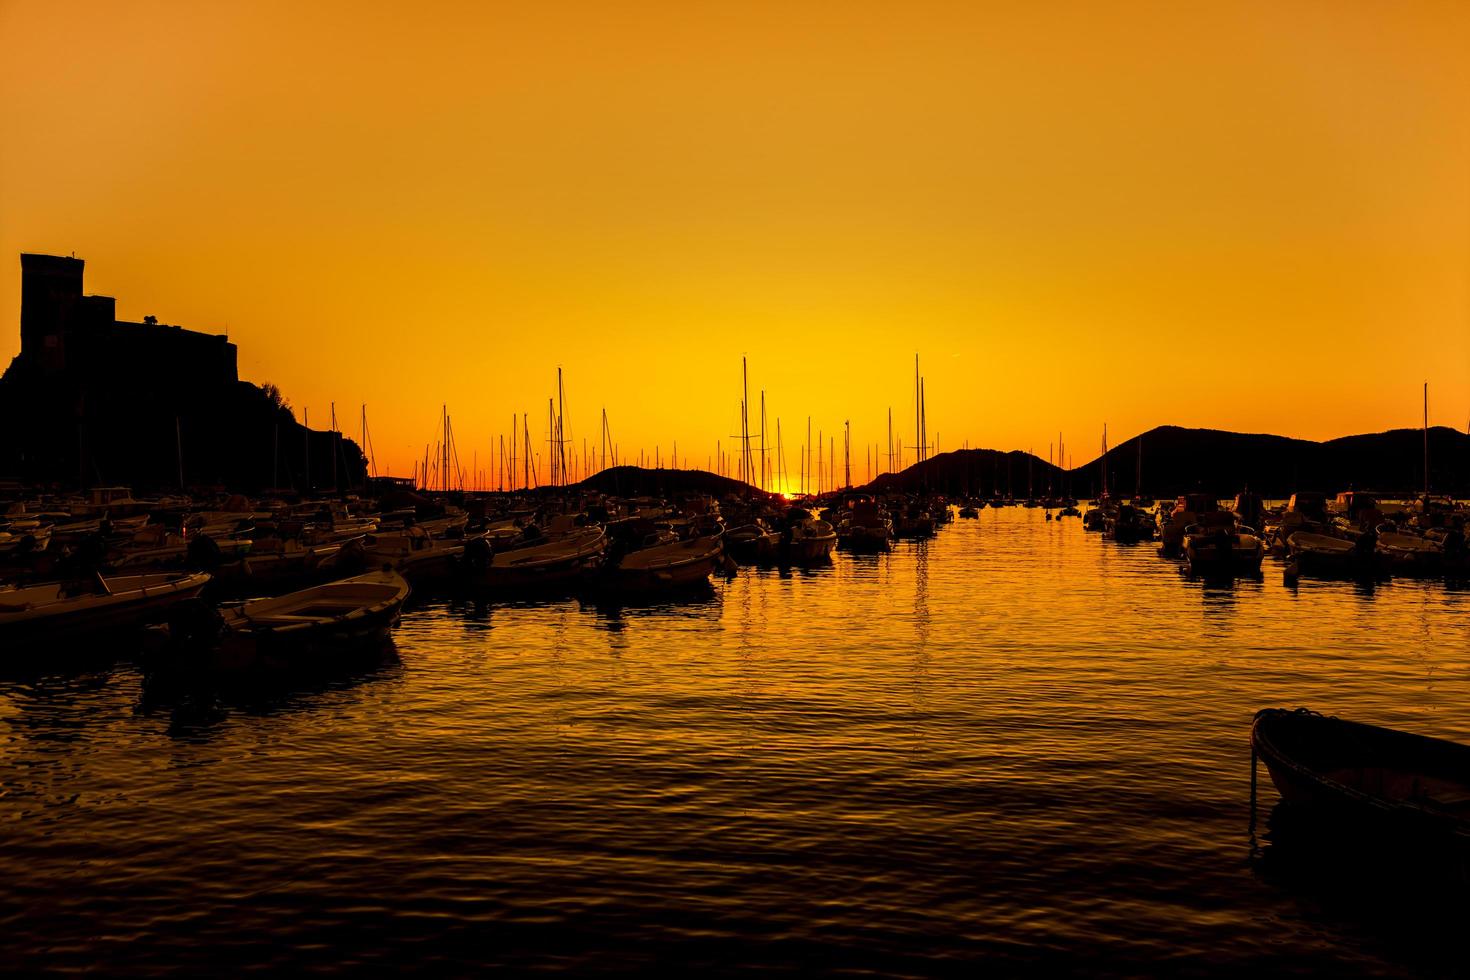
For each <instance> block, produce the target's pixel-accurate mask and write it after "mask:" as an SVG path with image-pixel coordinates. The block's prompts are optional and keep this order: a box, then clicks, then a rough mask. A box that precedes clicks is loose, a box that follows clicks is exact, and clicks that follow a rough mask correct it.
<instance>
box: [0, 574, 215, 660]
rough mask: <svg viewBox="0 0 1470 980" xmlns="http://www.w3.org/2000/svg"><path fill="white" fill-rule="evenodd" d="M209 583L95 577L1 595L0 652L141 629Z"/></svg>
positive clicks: (187, 577)
mask: <svg viewBox="0 0 1470 980" xmlns="http://www.w3.org/2000/svg"><path fill="white" fill-rule="evenodd" d="M208 583H209V576H208V575H207V574H205V573H203V572H196V573H192V574H177V575H174V574H159V575H110V576H103V575H94V576H93V577H92V578H91V579H89V580H88V581H87V582H86V583H84V584H77V585H71V584H65V583H60V582H51V583H48V584H45V585H30V586H26V587H25V588H19V589H0V649H3V650H6V651H11V650H16V649H20V648H22V647H26V646H31V645H40V644H46V645H50V644H53V643H56V642H59V641H62V640H67V639H75V638H77V637H82V636H92V635H95V634H98V633H102V632H106V633H108V634H110V635H117V634H119V633H122V632H125V631H127V630H130V629H140V628H141V627H144V626H147V625H149V624H150V623H156V622H159V621H160V620H162V619H163V618H164V617H165V616H166V615H167V614H168V611H169V609H171V608H172V607H173V606H175V605H176V604H178V603H180V602H182V601H184V600H185V599H192V598H194V597H195V596H197V595H199V592H200V590H202V589H203V588H204V586H205V585H207V584H208Z"/></svg>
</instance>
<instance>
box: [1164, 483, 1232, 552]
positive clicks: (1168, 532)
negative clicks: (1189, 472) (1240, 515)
mask: <svg viewBox="0 0 1470 980" xmlns="http://www.w3.org/2000/svg"><path fill="white" fill-rule="evenodd" d="M1217 509H1219V505H1218V503H1217V502H1216V500H1215V498H1214V497H1212V496H1210V495H1209V494H1207V493H1186V494H1184V495H1183V496H1181V497H1179V498H1178V499H1177V500H1175V501H1174V507H1173V509H1172V510H1170V511H1169V513H1168V514H1167V515H1160V519H1159V552H1160V553H1161V554H1162V555H1163V556H1164V557H1165V558H1177V557H1179V556H1180V555H1181V554H1183V552H1184V534H1185V531H1186V530H1188V529H1189V527H1190V526H1191V525H1194V524H1198V523H1199V519H1200V515H1202V514H1208V513H1210V512H1212V511H1215V510H1217Z"/></svg>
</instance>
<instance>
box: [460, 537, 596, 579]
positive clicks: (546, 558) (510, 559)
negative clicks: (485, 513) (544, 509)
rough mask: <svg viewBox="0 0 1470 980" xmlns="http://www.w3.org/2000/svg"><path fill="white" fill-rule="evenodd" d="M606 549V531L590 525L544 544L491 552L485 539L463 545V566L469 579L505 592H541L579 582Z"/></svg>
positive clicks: (594, 565)
mask: <svg viewBox="0 0 1470 980" xmlns="http://www.w3.org/2000/svg"><path fill="white" fill-rule="evenodd" d="M606 550H607V534H606V533H605V532H604V531H603V529H602V528H601V527H590V528H585V529H582V530H579V531H575V532H573V533H571V534H568V535H567V536H566V537H561V538H557V539H556V540H554V541H547V542H545V543H544V544H536V545H531V546H529V547H525V548H516V549H515V550H511V551H500V552H497V551H494V550H493V549H492V548H491V546H490V545H489V543H488V541H486V540H485V539H480V538H474V539H471V540H470V541H469V542H467V543H466V544H465V552H464V560H463V563H462V565H463V568H464V570H465V573H466V576H467V578H468V579H469V581H470V582H472V583H473V584H475V585H479V586H487V587H489V588H493V589H504V590H507V591H523V590H524V591H540V590H543V589H552V588H556V587H565V586H568V585H571V584H574V583H577V582H580V581H581V578H582V575H583V573H584V571H587V570H590V569H593V568H596V567H597V565H598V563H599V562H601V561H602V556H603V553H604V552H605V551H606Z"/></svg>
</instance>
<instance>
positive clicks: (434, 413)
mask: <svg viewBox="0 0 1470 980" xmlns="http://www.w3.org/2000/svg"><path fill="white" fill-rule="evenodd" d="M1467 51H1470V5H1466V4H1463V3H1433V2H1425V3H1408V4H1405V3H1387V2H1384V3H1366V2H1349V3H1341V2H1331V3H1283V2H1269V3H1261V4H1250V3H1231V4H1218V5H1200V4H1178V3H1161V4H1127V3H1120V4H1097V3H1077V4H1069V3H1045V2H1043V3H1028V4H1021V3H1007V4H991V5H986V4H978V3H946V4H921V3H889V4H881V5H879V4H862V3H844V4H831V3H827V4H809V5H802V4H794V3H771V4H758V3H732V4H728V5H715V4H701V3H688V2H680V3H668V4H642V5H639V4H633V3H618V4H611V3H588V4H579V5H573V4H556V3H547V4H514V5H495V4H487V3H466V4H442V3H434V2H420V3H416V4H412V5H400V4H387V3H382V4H378V3H360V2H359V3H342V4H328V3H313V4H302V3H279V4H277V3H268V2H249V3H239V4H231V3H225V2H210V3H166V4H159V3H116V2H111V3H98V4H90V3H79V2H71V3H67V4H45V3H22V2H17V0H0V267H4V266H6V265H8V268H9V272H8V273H6V274H4V275H0V362H3V361H8V359H9V357H10V356H11V355H12V354H14V353H15V351H16V350H17V349H18V346H19V327H18V323H19V282H20V266H19V261H18V259H17V257H16V256H17V254H18V253H19V252H21V251H23V250H25V251H49V252H59V253H63V254H65V253H71V252H75V253H76V254H77V255H78V256H80V257H82V258H85V259H86V260H87V277H88V278H87V285H88V289H89V291H91V292H100V293H108V294H113V295H116V296H117V297H118V301H119V303H118V308H119V313H120V315H122V316H125V317H130V318H136V317H141V316H143V315H144V314H148V313H152V314H155V315H157V316H158V317H159V318H160V319H161V320H163V321H165V322H172V323H180V324H183V325H185V326H189V327H194V328H197V329H219V330H223V329H226V328H228V331H229V333H230V336H231V338H232V339H234V340H236V341H237V342H238V343H239V345H240V349H241V357H240V366H241V374H242V376H243V377H245V378H247V379H250V380H254V381H273V382H276V383H278V384H280V385H281V386H282V388H284V389H285V391H286V393H287V395H288V396H289V397H290V399H291V400H292V401H293V403H294V404H295V405H296V406H297V407H298V410H299V409H300V408H301V407H303V406H305V407H308V408H309V409H310V412H311V420H312V422H313V423H314V424H317V423H319V422H321V421H324V420H325V418H326V414H327V409H328V404H329V402H330V401H332V400H335V401H336V403H337V407H338V411H339V413H340V414H341V415H344V416H347V417H350V418H352V419H354V420H355V418H356V415H357V411H358V406H359V404H360V403H362V402H366V403H367V404H368V412H369V416H370V420H371V423H372V427H373V433H374V442H375V444H376V447H377V455H378V461H379V464H380V468H387V467H388V466H389V465H391V467H392V470H393V471H394V472H395V473H406V472H408V471H409V469H410V467H411V465H412V463H411V461H412V460H413V459H415V458H418V457H420V456H422V453H423V447H424V443H425V442H426V441H428V440H432V439H434V438H435V432H436V426H437V422H438V418H439V406H440V403H441V402H447V403H448V404H449V407H450V411H451V412H452V413H453V415H454V417H455V428H456V433H457V436H458V439H459V441H460V444H461V462H462V463H463V464H464V465H465V466H467V467H468V466H469V465H470V462H471V455H472V453H473V452H474V450H475V448H476V447H478V448H479V455H480V462H481V466H482V467H484V466H486V465H487V464H486V456H487V455H488V449H489V446H490V444H491V441H492V439H494V438H495V437H496V436H498V435H499V434H502V433H503V432H504V431H505V430H506V429H508V427H509V422H510V416H511V413H512V412H519V411H525V410H529V411H530V412H531V417H532V419H533V437H534V438H535V439H537V440H538V441H539V442H541V444H542V446H543V447H544V445H545V444H544V441H543V440H545V438H546V431H545V417H546V399H547V397H548V396H549V395H550V394H552V393H553V390H554V387H555V381H556V368H557V366H558V365H560V366H561V367H562V368H564V370H565V372H566V379H567V387H568V392H567V393H568V402H569V409H570V428H571V435H572V436H573V437H574V438H576V439H577V440H578V441H579V442H580V439H581V438H582V437H584V436H585V437H587V438H588V439H589V440H591V441H592V442H595V441H596V436H597V432H598V410H599V409H600V408H601V407H602V406H604V405H605V406H606V407H607V409H608V412H609V415H610V418H611V423H612V427H613V430H614V435H615V437H616V439H617V441H618V442H619V444H620V446H621V451H622V454H623V456H624V458H625V459H626V458H628V457H629V456H630V454H631V455H634V456H636V452H637V449H638V448H639V447H644V448H646V449H648V450H649V451H650V452H651V450H652V447H653V445H654V444H655V442H657V443H659V444H660V445H662V446H663V452H664V454H665V455H666V454H667V453H668V451H669V447H670V445H671V444H672V443H673V442H674V440H677V441H678V443H679V449H680V453H681V455H684V456H688V457H690V458H691V461H692V462H697V463H698V464H699V465H704V463H705V460H706V457H707V456H709V455H710V454H711V453H713V451H714V444H715V440H716V439H717V438H724V437H726V436H728V434H730V433H733V432H735V431H737V427H738V420H737V412H738V404H739V401H738V400H739V383H740V355H741V354H742V353H745V354H748V355H749V358H750V364H751V378H752V386H753V387H752V391H753V392H758V391H759V389H760V388H761V387H764V388H765V389H766V391H767V399H768V404H769V406H770V411H769V415H770V417H771V419H772V425H773V426H774V419H775V418H776V417H777V416H779V417H781V419H782V420H783V428H784V429H785V431H786V435H787V440H786V441H787V443H788V446H789V447H791V448H789V449H788V455H789V457H790V463H791V466H792V468H793V469H794V468H795V455H796V450H795V448H794V447H795V444H796V443H798V442H799V441H800V439H801V435H804V429H805V423H806V418H807V416H808V415H811V416H812V417H813V426H814V427H816V428H821V429H822V430H824V431H826V432H829V433H830V432H832V431H833V430H834V429H838V428H839V427H840V425H841V422H842V420H843V419H851V421H852V426H853V439H854V443H855V445H856V446H857V447H861V446H862V445H863V444H864V443H865V442H868V443H870V442H876V441H883V442H885V443H886V432H885V428H884V425H885V422H884V418H885V412H886V410H887V408H888V406H890V405H891V406H893V408H894V411H895V416H896V423H897V424H899V426H900V430H901V432H902V433H903V434H904V441H905V444H906V445H908V444H911V443H912V441H913V440H912V436H911V435H910V434H909V433H911V431H912V425H913V422H912V371H913V355H914V353H915V352H917V353H919V354H920V355H921V357H922V359H923V363H924V368H925V374H926V376H927V379H928V380H927V395H928V414H929V429H930V432H931V435H932V434H933V433H934V432H936V431H937V433H938V436H939V440H940V447H939V448H940V449H948V448H954V447H955V446H957V445H959V444H960V443H962V442H963V441H966V440H968V441H969V442H970V444H971V445H983V446H991V447H997V448H1022V449H1025V448H1034V449H1035V450H1036V451H1037V452H1038V454H1040V455H1043V456H1044V455H1045V453H1046V449H1047V443H1048V441H1049V440H1051V439H1054V438H1055V433H1056V431H1057V430H1058V429H1063V430H1065V431H1066V433H1067V438H1068V442H1069V443H1070V444H1071V446H1072V447H1073V450H1074V454H1075V457H1076V461H1077V462H1078V463H1081V462H1083V460H1084V459H1085V458H1091V457H1092V456H1093V455H1094V454H1095V449H1096V447H1097V443H1098V438H1099V435H1100V430H1101V426H1102V423H1103V422H1104V421H1105V420H1106V421H1107V422H1108V423H1109V431H1110V432H1111V433H1112V434H1113V437H1114V440H1115V441H1117V440H1121V439H1122V438H1125V437H1127V436H1129V435H1131V434H1133V433H1135V432H1137V431H1140V430H1142V429H1146V428H1149V427H1151V426H1153V425H1156V424H1160V423H1165V422H1174V423H1179V424H1184V425H1210V426H1218V427H1222V428H1231V429H1241V430H1252V431H1269V432H1278V433H1282V434H1287V435H1296V436H1304V437H1310V438H1323V437H1331V436H1336V435H1342V434H1346V433H1351V432H1359V431H1371V430H1379V429H1383V428H1388V427H1393V426H1404V425H1416V424H1418V421H1419V385H1420V383H1421V382H1423V381H1425V380H1428V381H1429V383H1430V386H1431V387H1430V391H1431V420H1432V421H1434V422H1437V423H1441V424H1449V425H1454V426H1456V427H1461V428H1463V427H1464V426H1465V424H1466V421H1467V416H1470V57H1467V56H1466V52H1467ZM753 397H755V396H754V395H753ZM298 417H299V411H298ZM347 427H349V428H353V427H355V422H354V424H353V426H347ZM798 429H800V430H803V431H802V432H801V433H800V434H793V430H798ZM728 442H729V440H728V439H727V438H726V439H725V443H726V446H727V447H728ZM838 445H839V447H840V445H841V439H840V432H839V438H838ZM885 449H886V445H885ZM859 452H860V448H859V449H855V451H854V458H855V464H854V465H855V468H861V465H862V464H861V463H860V462H857V460H858V459H859V457H858V453H859ZM856 475H858V474H855V476H856Z"/></svg>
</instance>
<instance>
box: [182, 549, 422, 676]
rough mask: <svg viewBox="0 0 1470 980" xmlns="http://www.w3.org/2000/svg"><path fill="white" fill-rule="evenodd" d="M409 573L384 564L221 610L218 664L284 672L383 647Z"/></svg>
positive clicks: (215, 649) (215, 650)
mask: <svg viewBox="0 0 1470 980" xmlns="http://www.w3.org/2000/svg"><path fill="white" fill-rule="evenodd" d="M408 594H409V585H408V581H407V579H405V578H404V577H403V576H402V575H400V574H398V573H397V572H394V571H390V570H385V571H380V572H372V573H369V574H367V575H359V576H356V577H354V578H348V579H342V580H341V581H337V582H328V583H327V584H325V585H317V586H313V587H312V588H309V589H302V590H301V591H300V592H292V593H290V594H289V595H284V596H280V597H279V598H275V599H257V600H255V601H253V602H244V603H240V604H239V605H235V606H226V607H223V608H222V609H221V610H220V625H219V634H218V640H217V642H215V643H214V644H213V645H212V650H211V658H212V666H213V667H214V668H215V670H217V671H220V672H223V673H226V674H229V673H240V672H259V671H265V672H270V673H285V672H293V671H299V670H302V669H311V668H313V667H316V666H320V665H323V664H324V663H326V662H330V661H331V660H332V659H334V658H337V657H341V656H344V655H348V654H351V653H355V652H358V651H361V650H363V649H369V648H373V647H375V646H380V645H381V644H382V643H384V642H385V641H386V640H387V638H388V632H389V630H391V629H392V628H393V626H394V625H395V624H396V623H397V622H398V617H399V614H400V612H401V611H402V609H403V603H404V602H405V601H406V600H407V599H408Z"/></svg>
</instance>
